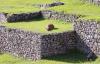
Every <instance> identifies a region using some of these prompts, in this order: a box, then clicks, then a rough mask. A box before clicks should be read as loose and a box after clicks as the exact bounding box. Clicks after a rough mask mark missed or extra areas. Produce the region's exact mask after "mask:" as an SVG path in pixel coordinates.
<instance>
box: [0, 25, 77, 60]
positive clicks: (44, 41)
mask: <svg viewBox="0 0 100 64" xmlns="http://www.w3.org/2000/svg"><path fill="white" fill-rule="evenodd" d="M75 43H76V39H75V32H74V31H70V32H64V33H53V34H39V33H32V32H28V31H23V30H20V29H11V28H7V27H3V26H0V51H1V52H2V53H10V54H12V55H14V56H18V57H23V58H27V59H32V60H38V59H41V58H42V57H46V56H51V55H56V54H65V53H67V52H69V50H70V49H76V44H75Z"/></svg>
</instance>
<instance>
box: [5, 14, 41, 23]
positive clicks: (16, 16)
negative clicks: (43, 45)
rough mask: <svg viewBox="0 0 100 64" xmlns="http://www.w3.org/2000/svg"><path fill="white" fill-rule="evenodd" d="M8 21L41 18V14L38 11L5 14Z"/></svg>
mask: <svg viewBox="0 0 100 64" xmlns="http://www.w3.org/2000/svg"><path fill="white" fill-rule="evenodd" d="M6 17H7V21H8V22H16V21H30V20H34V19H38V18H42V14H41V13H40V12H33V13H21V14H11V15H9V14H7V16H6Z"/></svg>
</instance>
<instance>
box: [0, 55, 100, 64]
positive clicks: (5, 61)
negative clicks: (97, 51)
mask: <svg viewBox="0 0 100 64" xmlns="http://www.w3.org/2000/svg"><path fill="white" fill-rule="evenodd" d="M99 61H100V58H98V59H96V61H87V60H86V58H85V56H84V55H83V54H81V53H70V54H65V55H57V56H51V57H47V58H43V59H42V60H38V61H32V60H28V59H22V58H17V57H14V56H12V55H10V54H1V55H0V64H99Z"/></svg>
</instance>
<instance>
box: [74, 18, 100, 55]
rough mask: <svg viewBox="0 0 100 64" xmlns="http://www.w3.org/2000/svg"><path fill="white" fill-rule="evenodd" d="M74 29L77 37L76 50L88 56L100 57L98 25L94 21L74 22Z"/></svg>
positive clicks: (99, 25)
mask: <svg viewBox="0 0 100 64" xmlns="http://www.w3.org/2000/svg"><path fill="white" fill-rule="evenodd" d="M74 28H75V31H76V33H77V35H78V38H77V39H78V40H77V42H78V44H77V45H78V47H77V49H79V50H81V51H83V52H84V53H86V54H88V55H89V54H91V53H94V54H95V55H100V31H99V28H100V23H98V22H97V21H95V20H79V21H78V22H75V26H74Z"/></svg>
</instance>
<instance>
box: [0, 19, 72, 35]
mask: <svg viewBox="0 0 100 64" xmlns="http://www.w3.org/2000/svg"><path fill="white" fill-rule="evenodd" d="M48 24H53V25H54V26H55V28H56V29H54V30H52V31H47V30H46V26H48ZM1 25H3V26H7V27H9V28H17V29H23V30H27V31H33V32H37V33H55V32H56V33H59V32H65V31H70V30H73V24H72V23H70V22H63V21H57V20H34V21H26V22H25V21H23V22H16V23H3V24H1Z"/></svg>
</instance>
